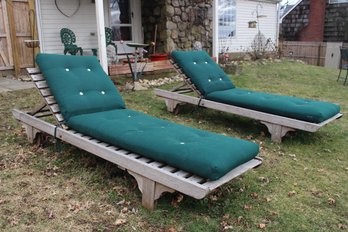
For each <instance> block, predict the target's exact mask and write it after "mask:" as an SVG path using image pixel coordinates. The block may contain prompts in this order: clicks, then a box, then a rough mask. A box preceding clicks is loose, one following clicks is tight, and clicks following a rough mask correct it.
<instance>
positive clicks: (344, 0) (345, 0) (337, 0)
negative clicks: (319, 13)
mask: <svg viewBox="0 0 348 232" xmlns="http://www.w3.org/2000/svg"><path fill="white" fill-rule="evenodd" d="M329 3H330V4H336V3H348V0H329Z"/></svg>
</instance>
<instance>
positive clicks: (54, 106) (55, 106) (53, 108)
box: [50, 104, 60, 113]
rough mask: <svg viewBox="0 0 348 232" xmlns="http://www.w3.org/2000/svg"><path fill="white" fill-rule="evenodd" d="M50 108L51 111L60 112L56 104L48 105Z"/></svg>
mask: <svg viewBox="0 0 348 232" xmlns="http://www.w3.org/2000/svg"><path fill="white" fill-rule="evenodd" d="M50 108H51V111H52V112H53V113H58V112H60V109H59V106H58V104H53V105H50Z"/></svg>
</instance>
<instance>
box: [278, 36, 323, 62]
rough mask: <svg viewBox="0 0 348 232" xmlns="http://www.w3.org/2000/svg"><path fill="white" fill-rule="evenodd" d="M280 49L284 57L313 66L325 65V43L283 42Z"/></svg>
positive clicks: (280, 43)
mask: <svg viewBox="0 0 348 232" xmlns="http://www.w3.org/2000/svg"><path fill="white" fill-rule="evenodd" d="M279 48H280V52H281V56H282V57H286V58H292V59H299V60H302V61H304V62H305V63H307V64H311V65H317V66H324V65H325V56H326V43H325V42H301V41H282V42H279Z"/></svg>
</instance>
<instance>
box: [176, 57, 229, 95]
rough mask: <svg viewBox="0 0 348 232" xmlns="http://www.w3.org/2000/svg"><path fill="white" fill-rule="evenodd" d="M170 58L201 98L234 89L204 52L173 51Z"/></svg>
mask: <svg viewBox="0 0 348 232" xmlns="http://www.w3.org/2000/svg"><path fill="white" fill-rule="evenodd" d="M171 57H172V59H174V61H175V62H176V63H177V64H179V66H180V67H181V68H182V69H183V71H184V73H185V74H186V76H187V77H189V78H190V79H191V81H192V82H193V83H194V85H195V86H196V87H197V89H198V90H199V91H200V93H201V94H202V95H203V96H205V95H206V94H209V93H211V92H214V91H221V90H226V89H232V88H234V86H233V84H232V82H231V80H230V79H229V78H228V76H226V74H225V72H224V71H223V70H222V69H221V68H220V67H219V66H218V65H217V64H216V63H215V62H214V61H213V60H212V59H211V58H210V56H209V55H208V53H206V52H205V51H189V52H187V51H173V52H172V53H171Z"/></svg>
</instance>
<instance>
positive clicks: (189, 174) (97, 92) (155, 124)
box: [13, 54, 262, 209]
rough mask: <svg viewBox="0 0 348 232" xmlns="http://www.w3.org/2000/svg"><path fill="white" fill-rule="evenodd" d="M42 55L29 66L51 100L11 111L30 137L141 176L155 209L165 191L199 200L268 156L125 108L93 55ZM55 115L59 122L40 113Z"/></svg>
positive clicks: (145, 201) (144, 193) (252, 147)
mask: <svg viewBox="0 0 348 232" xmlns="http://www.w3.org/2000/svg"><path fill="white" fill-rule="evenodd" d="M36 60H37V63H38V65H39V67H40V69H41V71H42V74H41V73H40V70H39V69H37V68H31V69H28V72H29V73H30V75H31V77H32V79H33V81H34V83H35V85H36V87H37V88H38V89H39V91H40V93H41V95H42V96H43V98H44V99H45V106H44V105H42V106H40V107H38V108H37V109H36V110H35V111H33V112H32V113H25V112H22V111H20V110H13V114H14V116H15V118H16V119H17V120H19V121H20V122H21V123H22V124H23V125H24V127H25V128H26V133H27V136H28V138H29V141H31V142H33V141H34V139H35V137H37V134H39V133H46V134H49V135H51V136H55V137H56V138H57V139H59V140H62V141H65V142H66V143H69V144H72V145H74V146H76V147H78V148H80V149H83V150H86V151H88V152H90V153H92V154H95V155H97V156H99V157H102V158H104V159H106V160H108V161H111V162H113V163H115V164H116V165H117V166H119V167H120V168H121V169H125V170H127V171H128V172H129V173H130V174H131V175H132V176H134V177H135V179H136V180H137V182H138V187H139V189H140V191H141V192H142V204H143V205H144V206H145V207H147V208H149V209H152V208H153V207H154V203H155V200H156V199H158V198H159V197H160V195H161V194H162V193H163V192H174V191H179V192H181V193H183V194H186V195H189V196H192V197H194V198H196V199H201V198H203V197H205V196H206V195H207V194H209V193H210V192H211V191H213V190H214V189H216V188H217V187H219V186H221V185H222V184H224V183H226V182H228V181H230V180H231V179H233V178H235V177H236V176H238V175H240V174H242V173H244V172H246V171H247V170H249V169H252V168H254V167H256V166H258V165H260V164H261V163H262V160H261V159H260V158H259V157H257V154H258V151H259V147H258V145H257V144H255V143H252V142H249V141H245V140H240V139H234V138H231V137H227V136H223V135H219V134H215V133H210V132H207V131H203V130H198V129H194V128H191V127H187V126H182V125H179V124H175V123H171V122H169V121H165V120H161V119H158V118H155V117H151V116H149V115H146V114H143V113H141V112H137V111H133V110H129V109H126V108H125V104H124V101H123V99H122V97H121V95H120V94H119V92H118V91H117V89H116V87H115V86H114V84H113V83H112V81H111V80H110V78H109V77H108V76H107V75H106V74H105V72H104V71H103V70H102V68H101V66H100V65H99V63H98V61H97V59H96V58H95V57H93V56H64V55H54V54H39V55H38V56H37V59H36ZM45 107H46V108H49V111H47V110H45ZM52 114H53V115H54V117H55V118H56V120H57V125H54V124H52V123H49V122H47V121H44V120H43V119H41V117H44V116H47V115H52Z"/></svg>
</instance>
